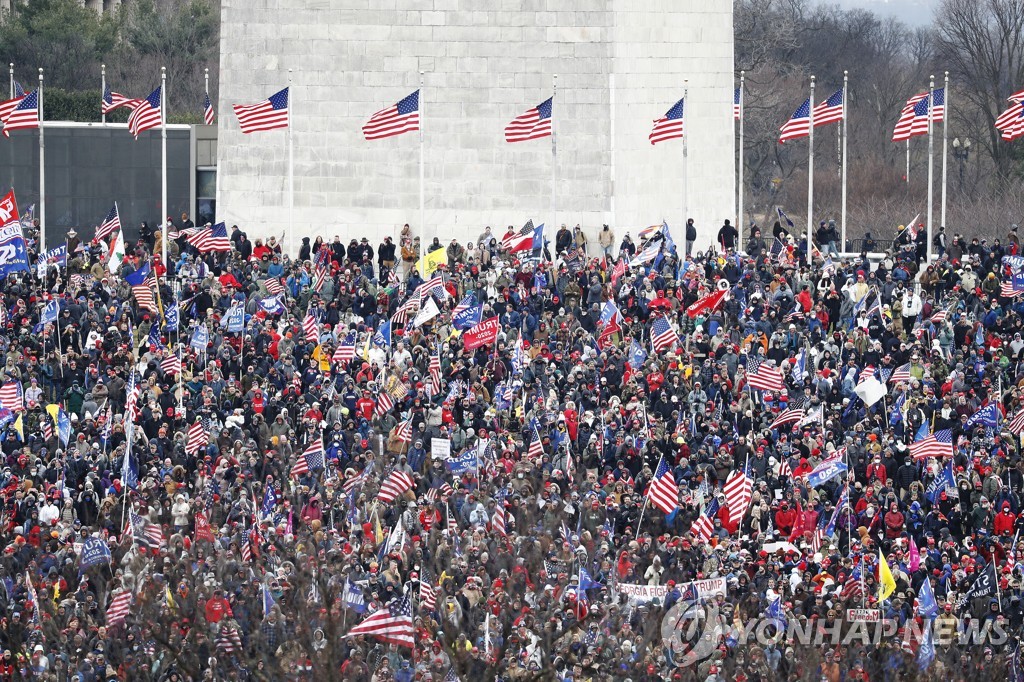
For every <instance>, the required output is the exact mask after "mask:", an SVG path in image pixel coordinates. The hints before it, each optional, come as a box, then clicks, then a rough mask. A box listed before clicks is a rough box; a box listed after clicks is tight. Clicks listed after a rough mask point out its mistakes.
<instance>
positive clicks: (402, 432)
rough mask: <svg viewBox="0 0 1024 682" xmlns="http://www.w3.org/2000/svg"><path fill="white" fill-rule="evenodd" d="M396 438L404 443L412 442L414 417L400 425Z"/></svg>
mask: <svg viewBox="0 0 1024 682" xmlns="http://www.w3.org/2000/svg"><path fill="white" fill-rule="evenodd" d="M395 436H396V437H397V438H398V440H400V441H401V442H403V443H411V442H412V417H410V418H408V419H406V420H405V421H403V422H402V423H400V424H399V425H398V429H397V430H396V431H395Z"/></svg>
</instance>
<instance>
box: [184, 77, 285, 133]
mask: <svg viewBox="0 0 1024 682" xmlns="http://www.w3.org/2000/svg"><path fill="white" fill-rule="evenodd" d="M204 77H205V79H206V85H205V90H206V96H207V97H209V96H210V69H209V68H207V69H206V73H205V74H204ZM288 85H289V86H290V85H291V83H289V84H288ZM291 94H292V91H291V90H290V89H289V90H288V95H289V96H290V95H291ZM289 104H291V102H289ZM288 111H289V112H291V107H288ZM203 115H204V116H205V115H206V112H205V111H204V112H203ZM289 123H291V121H289Z"/></svg>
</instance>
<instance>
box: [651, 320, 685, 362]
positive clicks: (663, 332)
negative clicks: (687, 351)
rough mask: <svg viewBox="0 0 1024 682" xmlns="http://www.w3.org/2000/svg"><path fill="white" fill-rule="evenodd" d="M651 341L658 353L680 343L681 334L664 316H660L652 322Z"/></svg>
mask: <svg viewBox="0 0 1024 682" xmlns="http://www.w3.org/2000/svg"><path fill="white" fill-rule="evenodd" d="M651 343H653V344H654V351H655V352H656V353H660V352H662V351H664V350H667V349H670V348H674V347H675V346H676V345H677V344H678V343H679V336H678V335H677V334H676V332H675V330H674V329H672V325H671V324H669V322H668V319H667V318H665V317H664V316H662V317H659V318H658V319H656V320H655V321H654V323H653V324H651Z"/></svg>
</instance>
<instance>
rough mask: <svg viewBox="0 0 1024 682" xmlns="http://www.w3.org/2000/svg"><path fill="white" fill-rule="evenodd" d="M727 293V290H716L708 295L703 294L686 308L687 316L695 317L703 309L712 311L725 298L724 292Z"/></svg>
mask: <svg viewBox="0 0 1024 682" xmlns="http://www.w3.org/2000/svg"><path fill="white" fill-rule="evenodd" d="M728 293H729V292H728V291H727V290H721V291H716V292H715V293H713V294H711V295H710V296H705V297H704V298H702V299H700V300H698V301H696V302H695V303H693V304H691V305H690V307H689V308H687V309H686V315H687V317H690V318H694V317H697V315H699V314H700V313H702V312H703V311H705V310H707V311H713V310H714V309H715V308H717V307H718V306H719V305H721V303H722V301H724V300H725V296H726V294H728Z"/></svg>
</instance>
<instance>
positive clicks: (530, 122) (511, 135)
mask: <svg viewBox="0 0 1024 682" xmlns="http://www.w3.org/2000/svg"><path fill="white" fill-rule="evenodd" d="M552 99H553V98H551V99H546V100H544V101H543V102H541V103H540V104H538V105H537V106H535V107H533V108H532V109H528V110H527V111H526V113H524V114H522V115H520V116H516V117H515V118H514V119H512V122H511V123H509V124H508V125H507V126H505V142H525V141H526V140H537V139H540V138H542V137H550V136H551V106H552Z"/></svg>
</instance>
